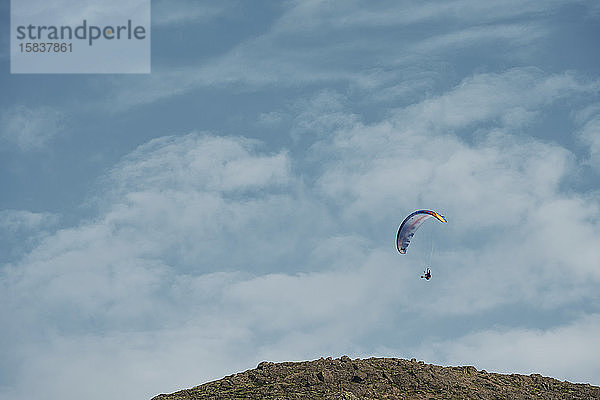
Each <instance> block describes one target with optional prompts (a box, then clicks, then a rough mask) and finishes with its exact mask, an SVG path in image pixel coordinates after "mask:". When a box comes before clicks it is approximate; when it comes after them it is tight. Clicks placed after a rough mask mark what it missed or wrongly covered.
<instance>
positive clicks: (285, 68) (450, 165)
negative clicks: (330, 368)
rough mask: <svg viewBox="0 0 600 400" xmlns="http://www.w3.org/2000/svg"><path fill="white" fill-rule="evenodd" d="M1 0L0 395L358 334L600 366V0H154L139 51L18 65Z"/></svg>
mask: <svg viewBox="0 0 600 400" xmlns="http://www.w3.org/2000/svg"><path fill="white" fill-rule="evenodd" d="M0 7H1V8H0V13H1V15H2V20H3V21H4V22H5V23H4V24H2V26H5V27H6V28H4V29H3V31H2V39H1V41H0V43H1V46H2V47H1V51H0V64H1V65H2V74H1V75H0V87H1V88H2V90H1V91H0V93H1V94H0V300H1V304H2V306H1V307H0V319H1V322H2V327H3V328H2V330H1V331H0V399H9V398H65V399H81V398H86V399H100V398H124V397H125V396H132V397H135V398H150V397H152V396H153V395H155V394H157V393H160V392H171V391H175V390H177V389H180V388H185V387H191V386H194V385H197V384H200V383H203V382H205V381H208V380H212V379H218V378H221V377H223V376H225V375H228V374H231V373H234V372H237V371H240V370H245V369H248V368H253V367H254V366H255V365H256V364H257V363H258V362H260V361H263V360H271V361H287V360H305V359H314V358H319V357H321V356H325V357H327V356H334V357H338V356H341V355H343V354H347V355H349V356H351V357H370V356H387V357H402V358H412V357H416V358H418V359H421V360H424V361H426V362H431V363H437V364H442V365H467V364H470V365H475V366H476V367H478V368H483V369H486V370H488V371H497V372H518V373H524V374H529V373H542V374H544V375H549V376H554V377H557V378H559V379H568V380H570V381H575V382H589V383H592V384H595V385H600V365H599V364H598V362H597V360H598V359H600V350H599V347H598V345H597V344H598V340H597V338H598V337H600V296H599V294H598V293H599V292H598V285H599V283H600V268H599V266H600V253H599V251H600V197H599V196H600V193H599V188H600V52H599V51H598V44H597V38H598V37H600V23H599V22H600V7H599V6H598V3H597V2H596V1H592V0H590V1H583V0H581V1H571V0H570V1H566V0H547V1H539V0H536V1H533V0H532V1H527V0H526V1H523V0H520V1H511V0H506V1H498V2H493V3H492V2H481V1H475V0H456V1H443V2H442V1H427V2H399V1H389V2H385V1H384V2H377V4H371V3H370V2H358V1H344V2H336V1H316V0H315V1H286V2H277V1H272V2H271V1H263V2H241V1H223V2H218V3H217V2H201V1H191V0H190V1H185V0H169V1H166V0H165V1H154V2H153V3H152V73H151V74H150V75H11V74H10V73H9V70H10V68H9V65H10V60H9V49H8V43H9V32H8V29H9V28H8V22H9V19H10V10H9V6H8V4H7V2H4V3H2V5H1V6H0ZM419 208H432V209H435V210H437V211H439V212H440V213H442V214H443V215H445V216H446V217H447V218H448V221H449V222H448V224H447V225H435V224H433V223H430V224H427V225H425V226H424V227H423V235H420V236H422V237H423V238H426V237H428V236H430V237H434V238H435V241H436V253H435V258H434V261H433V262H434V264H433V265H432V269H433V273H434V277H433V279H432V280H431V281H429V282H425V281H421V280H420V279H419V274H420V273H421V271H422V269H423V267H424V264H423V253H424V252H426V251H427V250H426V241H425V239H423V240H421V241H419V239H420V237H419V233H417V236H416V237H415V239H414V241H413V244H411V247H410V248H409V251H408V254H407V255H405V256H401V255H400V254H398V252H397V251H396V249H395V244H394V239H395V233H396V229H397V227H398V225H399V224H400V222H401V221H402V219H403V218H404V217H405V216H406V215H407V214H409V213H410V212H412V211H413V210H415V209H419Z"/></svg>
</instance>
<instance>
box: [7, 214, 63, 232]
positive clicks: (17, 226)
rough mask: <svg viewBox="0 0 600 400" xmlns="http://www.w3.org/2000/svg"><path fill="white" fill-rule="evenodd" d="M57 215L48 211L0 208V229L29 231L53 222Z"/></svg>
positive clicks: (55, 220)
mask: <svg viewBox="0 0 600 400" xmlns="http://www.w3.org/2000/svg"><path fill="white" fill-rule="evenodd" d="M57 219H58V217H57V216H56V215H53V214H49V213H35V212H31V211H27V210H0V229H1V230H3V231H5V232H7V233H8V234H10V233H15V232H18V231H24V230H25V231H30V230H34V229H39V228H40V227H44V226H48V225H52V224H55V223H56V222H57Z"/></svg>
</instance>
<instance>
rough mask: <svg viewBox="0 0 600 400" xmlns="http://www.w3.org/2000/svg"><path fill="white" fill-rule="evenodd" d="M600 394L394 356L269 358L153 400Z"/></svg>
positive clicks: (569, 385)
mask: <svg viewBox="0 0 600 400" xmlns="http://www.w3.org/2000/svg"><path fill="white" fill-rule="evenodd" d="M201 399H202V400H204V399H261V400H262V399H327V400H330V399H331V400H334V399H335V400H342V399H343V400H352V399H406V400H412V399H415V400H416V399H419V400H429V399H507V400H512V399H582V400H583V399H585V400H589V399H600V387H597V386H591V385H588V384H573V383H569V382H564V381H559V380H556V379H553V378H547V377H542V376H541V375H538V374H532V375H519V374H511V375H504V374H496V373H488V372H486V371H485V370H481V371H478V370H477V369H476V368H475V367H472V366H464V367H441V366H437V365H431V364H425V363H424V362H422V361H416V360H415V359H413V360H410V361H409V360H403V359H396V358H369V359H364V360H361V359H355V360H352V359H350V358H349V357H346V356H344V357H342V358H339V359H331V358H327V359H324V358H321V359H319V360H315V361H303V362H284V363H272V362H262V363H260V364H259V365H258V366H257V367H256V368H255V369H252V370H248V371H245V372H241V373H238V374H234V375H230V376H226V377H225V378H223V379H221V380H218V381H214V382H209V383H205V384H203V385H200V386H197V387H194V388H192V389H187V390H182V391H179V392H176V393H172V394H162V395H159V396H156V397H155V398H154V399H153V400H201Z"/></svg>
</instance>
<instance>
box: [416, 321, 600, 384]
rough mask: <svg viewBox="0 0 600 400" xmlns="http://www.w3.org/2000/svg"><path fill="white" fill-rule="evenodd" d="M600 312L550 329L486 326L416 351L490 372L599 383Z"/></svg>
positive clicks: (439, 359)
mask: <svg viewBox="0 0 600 400" xmlns="http://www.w3.org/2000/svg"><path fill="white" fill-rule="evenodd" d="M598 335H600V315H598V314H590V315H587V316H584V317H580V318H577V319H575V320H574V321H572V322H571V323H569V324H566V325H561V326H557V327H554V328H550V329H518V328H517V329H505V330H484V331H480V332H474V333H471V334H468V335H466V336H464V337H461V338H458V339H453V340H443V341H439V342H432V343H428V344H427V346H423V348H421V349H419V351H417V352H416V353H418V354H420V355H426V357H427V359H428V360H429V361H432V362H433V361H434V360H435V362H437V363H442V364H446V365H447V364H450V365H457V364H462V365H465V364H470V365H475V366H477V367H478V368H480V369H486V370H487V371H488V372H501V373H521V374H532V373H537V374H542V375H545V376H552V377H555V378H557V379H566V380H569V381H571V382H583V383H591V384H593V385H599V384H600V378H599V377H600V367H599V366H598V362H597V361H598V357H600V351H599V350H598V346H597V338H598Z"/></svg>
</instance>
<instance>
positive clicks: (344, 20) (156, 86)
mask: <svg viewBox="0 0 600 400" xmlns="http://www.w3.org/2000/svg"><path fill="white" fill-rule="evenodd" d="M583 3H584V4H587V3H586V2H583ZM162 4H167V3H159V7H163V6H162ZM176 4H177V5H175V6H173V8H172V9H171V10H170V11H169V12H168V13H166V14H164V15H166V17H165V20H164V21H163V22H164V23H171V21H184V20H185V18H191V19H194V18H201V15H205V14H211V13H213V11H212V7H214V6H212V5H211V6H209V8H210V9H209V10H206V9H205V7H206V6H205V5H201V6H191V3H190V4H188V3H187V2H184V3H176ZM182 4H183V5H182ZM289 4H290V5H291V6H290V7H289V8H287V9H286V10H284V12H283V13H282V15H281V16H280V17H279V18H278V19H277V20H276V21H275V22H274V23H273V25H272V26H271V27H270V30H268V31H267V32H266V33H264V34H261V35H259V36H256V37H253V38H249V39H247V40H244V41H242V42H240V43H238V44H237V45H235V46H234V47H232V48H231V49H230V50H229V51H228V52H227V53H225V54H222V55H219V56H217V57H214V58H212V59H210V60H208V61H206V62H203V63H202V64H196V65H185V66H179V67H178V68H177V69H173V68H171V67H169V68H168V69H164V68H161V66H160V65H159V64H157V65H155V66H154V67H153V73H152V75H151V76H148V77H141V78H139V79H137V78H136V81H135V82H134V81H131V80H128V85H127V88H128V89H127V90H122V88H123V85H122V83H121V82H122V81H121V80H120V79H114V80H112V82H114V83H113V90H111V91H110V96H109V99H110V101H107V104H106V105H105V107H106V108H108V109H110V110H112V111H113V112H115V111H116V112H122V111H123V110H127V109H129V108H130V107H133V106H139V105H143V104H148V103H152V102H155V101H158V100H161V99H165V98H169V97H172V96H177V95H180V94H182V93H186V92H189V91H193V90H196V89H198V88H202V87H207V86H209V87H210V86H218V87H227V86H229V85H244V86H246V87H250V88H257V87H271V86H273V85H276V86H277V87H299V86H300V85H304V84H307V83H309V84H327V85H331V84H335V83H343V84H347V85H350V86H351V87H352V88H354V89H356V90H360V91H364V92H366V93H368V94H369V95H371V96H381V93H380V91H381V90H389V88H390V87H392V86H396V87H401V88H402V90H404V91H406V90H411V88H412V87H413V86H414V87H415V89H413V90H417V89H418V90H421V91H422V90H430V89H431V83H430V81H429V80H425V81H423V80H422V79H419V80H417V81H415V82H413V83H412V85H410V86H411V87H410V88H406V85H407V83H408V82H407V80H406V76H407V75H410V74H414V71H413V69H414V68H415V66H418V68H417V69H418V71H420V72H421V73H422V72H423V70H424V69H426V70H429V72H431V73H432V74H433V75H436V74H439V71H438V69H439V63H441V62H442V61H440V60H439V57H440V56H441V55H443V54H448V53H455V52H457V51H459V50H464V49H465V48H472V47H473V46H481V45H482V44H483V45H486V46H487V45H489V43H498V42H501V43H504V48H503V49H502V55H501V56H502V58H503V59H515V57H520V56H521V55H520V54H517V53H518V52H517V51H516V50H517V49H520V48H522V47H523V46H524V45H532V44H535V43H537V42H538V41H539V40H540V39H542V38H544V37H546V36H547V34H548V32H550V31H551V29H552V27H549V26H548V25H547V24H546V20H545V16H547V15H548V14H555V13H557V12H558V11H559V10H560V9H561V8H562V7H564V6H565V5H566V4H569V2H567V1H563V0H549V1H545V2H541V1H540V2H536V1H527V2H517V1H508V2H506V1H505V2H501V3H494V4H492V3H489V4H488V3H487V2H486V3H482V2H478V1H472V0H469V1H464V0H460V1H452V2H447V3H445V4H444V5H440V4H439V3H438V2H426V3H422V4H419V5H418V6H414V5H411V6H406V4H405V3H398V4H392V5H391V6H390V4H385V5H384V6H377V5H369V6H368V7H367V8H365V4H364V3H362V2H355V3H349V2H341V3H335V2H333V3H332V2H322V1H310V2H296V3H289ZM590 4H591V3H590ZM169 7H171V6H170V3H169ZM169 7H167V9H168V8H169ZM180 7H181V8H180ZM180 10H181V11H180ZM184 10H185V12H184ZM221 12H222V11H221V10H214V13H215V14H217V15H218V14H219V13H221ZM161 15H163V14H161ZM158 18H159V20H160V18H161V17H158ZM440 18H443V19H444V20H447V19H448V18H452V19H453V20H456V25H454V28H453V29H452V30H450V31H447V30H442V31H440V30H439V29H432V34H431V35H432V36H431V37H429V38H426V39H423V38H422V37H418V38H413V37H412V35H407V37H404V35H406V34H405V33H404V32H405V30H407V29H408V30H410V29H411V27H412V26H413V24H421V25H419V26H420V27H421V28H420V29H426V30H427V29H428V28H427V27H429V26H432V27H433V26H434V25H429V24H437V22H438V20H439V19H440ZM513 20H514V21H513ZM490 21H500V22H501V23H498V22H495V23H490ZM372 29H388V30H390V32H389V33H388V34H387V35H386V37H385V38H382V37H379V39H378V40H370V39H368V36H369V35H368V34H369V33H370V30H372ZM394 29H400V30H401V31H400V32H396V31H393V30H394ZM323 38H327V39H326V40H324V39H323ZM488 47H490V46H488ZM357 54H360V55H361V56H360V57H358V58H357V57H356V55H357ZM499 56H500V55H499V54H498V52H496V53H495V54H494V57H499ZM431 64H434V65H431ZM424 82H425V84H426V85H427V87H425V88H423V84H424ZM132 85H133V86H135V89H132ZM365 95H366V94H365Z"/></svg>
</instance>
